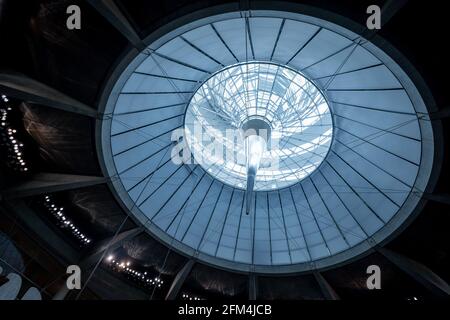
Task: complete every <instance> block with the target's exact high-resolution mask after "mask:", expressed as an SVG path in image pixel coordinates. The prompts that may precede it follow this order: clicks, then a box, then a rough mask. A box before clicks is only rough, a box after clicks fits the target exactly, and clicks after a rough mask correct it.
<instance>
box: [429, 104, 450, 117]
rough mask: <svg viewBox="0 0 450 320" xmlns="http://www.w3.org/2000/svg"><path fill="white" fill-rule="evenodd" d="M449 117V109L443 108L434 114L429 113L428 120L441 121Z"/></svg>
mask: <svg viewBox="0 0 450 320" xmlns="http://www.w3.org/2000/svg"><path fill="white" fill-rule="evenodd" d="M448 117H450V107H444V108H442V109H439V110H438V111H436V112H432V113H430V120H441V119H445V118H448Z"/></svg>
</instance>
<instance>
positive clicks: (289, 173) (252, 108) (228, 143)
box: [184, 62, 333, 191]
mask: <svg viewBox="0 0 450 320" xmlns="http://www.w3.org/2000/svg"><path fill="white" fill-rule="evenodd" d="M249 119H261V120H262V121H264V122H266V123H267V124H269V125H270V128H271V130H270V131H271V134H270V139H269V143H268V144H269V148H268V150H266V151H265V152H264V153H263V156H262V161H261V165H260V166H259V169H258V171H257V174H256V181H255V187H254V190H255V191H263V190H274V189H280V188H283V187H287V186H289V185H292V184H294V183H296V182H298V181H300V180H301V179H303V178H304V177H306V176H308V175H309V174H311V173H312V172H313V171H314V170H315V169H316V168H317V167H318V166H319V165H320V164H321V163H322V161H323V159H324V158H325V156H326V154H327V152H328V150H329V147H330V144H331V141H332V134H333V125H332V118H331V113H330V108H329V106H328V103H327V102H326V100H325V98H324V96H323V95H322V93H321V92H320V90H319V89H318V88H317V87H316V86H315V85H314V84H313V83H312V82H311V81H309V80H308V79H307V78H305V77H304V76H303V75H302V74H300V73H299V72H297V71H294V70H293V69H291V68H289V67H285V66H281V65H277V64H273V63H265V62H248V63H242V64H237V65H233V66H230V67H227V68H224V69H222V70H220V71H219V72H217V73H215V74H214V75H213V76H212V77H210V78H209V79H208V80H207V81H205V82H204V83H203V84H202V85H201V86H200V87H199V88H198V89H197V91H196V92H195V94H194V95H193V97H192V99H191V101H190V103H189V106H188V108H187V112H186V116H185V125H184V128H185V134H186V141H187V145H188V146H189V149H190V151H191V153H192V155H193V157H194V159H195V161H196V162H197V163H199V164H200V165H202V167H203V168H204V169H205V170H206V171H208V172H209V173H210V174H211V175H212V176H213V177H214V178H216V179H219V180H220V181H222V182H224V183H226V184H228V185H230V186H233V187H237V188H241V189H245V185H246V178H247V172H246V163H245V159H246V157H245V144H244V139H242V134H243V132H242V131H243V130H242V128H243V125H245V123H246V122H248V120H249Z"/></svg>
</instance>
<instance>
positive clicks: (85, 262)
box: [81, 227, 144, 269]
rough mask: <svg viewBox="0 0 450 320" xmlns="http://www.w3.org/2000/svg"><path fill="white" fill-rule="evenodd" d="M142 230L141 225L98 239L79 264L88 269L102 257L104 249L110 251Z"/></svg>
mask: <svg viewBox="0 0 450 320" xmlns="http://www.w3.org/2000/svg"><path fill="white" fill-rule="evenodd" d="M143 232H144V229H142V228H141V227H137V228H133V229H130V230H127V231H123V232H121V233H119V234H117V235H116V236H112V237H110V238H108V239H104V240H102V241H100V242H99V243H98V244H97V245H96V246H95V248H94V249H93V250H91V251H90V252H89V253H88V254H87V255H86V256H85V258H84V259H82V262H81V265H82V266H83V269H88V268H90V267H92V266H94V265H95V264H96V263H97V262H98V261H99V259H101V258H102V256H103V255H104V253H105V251H109V252H112V251H114V250H116V249H118V248H119V247H121V246H122V245H123V244H124V243H125V242H127V241H130V240H131V239H133V238H135V237H137V236H139V235H140V234H142V233H143Z"/></svg>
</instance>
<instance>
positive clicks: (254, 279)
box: [248, 273, 258, 301]
mask: <svg viewBox="0 0 450 320" xmlns="http://www.w3.org/2000/svg"><path fill="white" fill-rule="evenodd" d="M257 299H258V276H257V275H256V274H254V273H250V274H249V276H248V300H250V301H254V300H257Z"/></svg>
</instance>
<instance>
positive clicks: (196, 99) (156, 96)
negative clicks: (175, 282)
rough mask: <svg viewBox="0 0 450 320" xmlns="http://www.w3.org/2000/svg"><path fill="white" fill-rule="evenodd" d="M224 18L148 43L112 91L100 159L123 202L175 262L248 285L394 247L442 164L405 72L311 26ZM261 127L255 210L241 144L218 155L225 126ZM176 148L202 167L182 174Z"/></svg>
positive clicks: (327, 29) (338, 29) (328, 27)
mask: <svg viewBox="0 0 450 320" xmlns="http://www.w3.org/2000/svg"><path fill="white" fill-rule="evenodd" d="M217 10H218V11H217V12H216V13H217V14H212V13H211V12H209V11H208V12H207V11H205V12H203V13H202V14H203V18H200V17H199V16H198V15H192V16H190V19H191V20H189V21H190V23H186V20H180V22H179V23H180V24H179V25H178V26H177V27H175V26H173V30H172V31H170V32H169V31H168V30H167V29H166V28H162V29H161V30H158V32H155V33H154V34H152V35H151V36H149V38H148V39H146V40H145V43H146V45H147V47H146V49H144V50H143V51H141V52H139V53H138V52H130V54H129V55H128V56H126V57H125V58H124V60H123V61H122V62H121V63H120V65H119V66H118V67H117V69H116V70H115V72H114V75H115V77H112V78H111V79H110V82H109V83H108V86H106V89H105V92H104V96H103V98H102V101H103V102H104V103H103V104H102V106H101V110H100V112H102V113H103V114H105V117H104V119H102V120H101V121H99V122H98V125H99V127H98V132H99V138H100V139H99V146H98V147H99V150H100V151H101V152H99V156H100V157H101V158H102V161H101V163H102V166H103V167H102V169H103V171H104V173H105V175H106V176H108V177H111V182H110V186H111V190H112V191H113V193H114V194H115V196H116V198H117V199H118V201H119V202H120V203H121V204H122V205H123V206H124V207H125V208H127V210H129V212H130V215H131V216H132V217H133V218H134V219H135V220H136V221H138V222H140V223H141V224H142V226H143V228H145V229H146V230H147V232H149V233H150V234H151V235H152V236H154V237H155V238H157V239H159V240H161V241H162V242H163V243H165V244H167V245H168V246H170V247H171V248H173V249H174V250H176V251H178V252H180V253H182V254H183V255H186V256H188V257H194V259H196V260H198V261H202V262H205V263H208V264H211V265H215V266H219V267H220V268H224V269H230V270H236V271H241V272H256V273H264V274H269V273H276V274H280V273H290V272H302V271H310V270H314V269H322V268H329V267H333V266H336V265H338V264H340V263H344V262H347V261H350V260H351V259H355V258H357V257H359V256H361V255H363V254H365V253H367V252H369V250H371V249H372V248H373V247H374V246H377V245H380V244H381V245H382V244H383V243H384V242H385V241H387V240H389V239H390V237H392V236H393V235H395V233H397V232H399V230H401V229H402V226H403V225H404V224H406V223H408V221H410V219H413V218H414V216H415V214H416V209H417V208H419V207H420V205H421V197H420V195H421V194H422V193H424V192H426V188H427V185H428V181H429V178H430V175H431V171H432V168H433V161H434V151H435V148H434V135H433V128H432V123H431V121H429V115H428V108H427V105H426V104H425V101H424V100H423V98H422V96H421V92H420V91H419V89H418V88H417V87H416V86H415V83H414V82H413V80H412V79H411V78H410V75H409V72H410V71H409V69H408V68H406V69H405V70H407V71H408V73H407V72H406V71H404V69H403V67H404V66H403V65H402V64H399V62H398V61H395V60H393V59H392V58H391V57H390V56H389V52H391V51H389V50H390V49H389V46H387V45H386V44H383V46H386V47H379V46H377V45H376V44H374V43H372V42H371V41H369V40H367V39H364V38H363V37H362V36H361V35H358V34H356V33H355V32H353V31H351V30H349V29H346V28H344V27H343V26H341V25H338V24H336V23H333V22H330V21H325V20H323V19H320V18H317V17H314V16H310V15H306V14H300V13H295V12H289V11H280V10H257V9H255V10H252V12H251V16H243V15H242V14H243V12H241V11H233V10H231V9H230V10H231V11H230V12H228V13H223V12H222V11H221V10H222V9H221V8H217ZM186 19H187V18H186ZM385 50H386V51H385ZM318 88H319V89H320V90H319V89H318ZM330 110H331V111H332V113H330ZM250 121H252V124H251V125H250ZM196 123H199V124H200V128H201V130H200V132H201V133H202V134H201V136H200V138H199V137H197V135H196V133H195V128H194V125H195V124H196ZM266 125H267V128H268V129H270V130H269V131H270V137H271V139H270V140H269V142H270V143H268V144H267V150H266V152H265V156H263V157H262V159H261V161H260V163H258V161H256V162H255V163H256V165H255V167H258V169H257V170H256V172H257V181H256V183H255V185H254V187H255V188H254V190H256V192H253V195H254V196H253V198H251V199H250V200H251V201H250V202H249V201H248V199H249V197H248V196H247V195H248V193H247V188H246V184H245V183H246V169H247V168H246V161H245V157H238V155H239V154H241V155H242V153H245V152H244V151H245V143H242V141H239V139H236V140H235V141H233V143H234V144H235V148H232V149H233V152H235V153H236V155H235V156H236V158H233V160H232V161H230V160H229V159H228V158H226V161H224V162H222V163H221V162H217V163H216V161H217V160H218V159H216V158H214V157H213V156H211V157H209V155H210V154H211V153H210V150H211V149H214V148H213V146H214V144H217V145H221V146H222V147H223V146H225V148H222V150H223V151H224V152H225V151H226V150H227V148H228V149H229V144H227V142H228V141H227V139H228V138H227V136H226V134H225V136H223V135H221V134H218V133H222V132H223V131H224V130H225V131H226V129H227V128H228V129H233V130H237V129H242V128H246V127H250V128H252V127H253V128H254V127H264V126H266ZM175 131H179V132H181V133H182V134H183V137H185V138H186V139H182V138H180V140H174V139H173V134H174V132H175ZM203 133H204V134H203ZM217 137H219V139H216V138H217ZM212 138H215V139H212ZM275 138H277V139H275ZM221 139H222V140H221ZM213 140H214V142H213ZM254 140H257V139H254ZM331 140H332V141H331ZM272 142H273V143H272ZM277 144H278V147H277ZM180 145H187V146H188V149H189V151H191V152H192V154H193V155H194V156H193V157H191V158H193V159H194V160H196V161H197V162H198V164H195V163H194V164H193V165H190V164H185V163H177V162H174V161H173V157H172V155H173V154H174V152H173V150H177V149H176V147H177V146H180ZM191 149H192V150H191ZM184 150H185V149H183V152H182V154H183V156H184ZM258 152H259V151H258ZM202 154H204V155H207V156H208V158H207V159H206V162H205V163H202V162H201V160H202V159H201V157H200V156H201V155H202ZM213 155H214V154H213ZM244 155H245V154H244ZM258 157H259V156H258ZM278 158H279V161H278V168H276V169H275V168H273V166H271V165H272V162H275V160H277V159H278ZM219 159H220V158H219ZM234 159H236V160H234ZM296 182H297V183H296ZM249 206H250V207H251V211H250V214H246V213H248V212H249V210H247V209H248V207H249Z"/></svg>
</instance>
